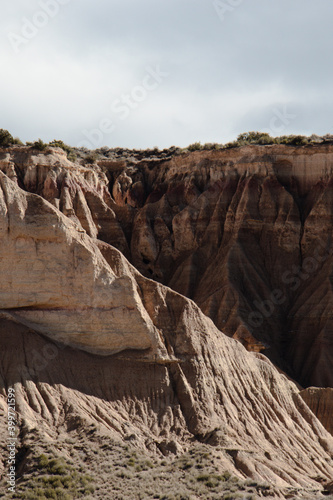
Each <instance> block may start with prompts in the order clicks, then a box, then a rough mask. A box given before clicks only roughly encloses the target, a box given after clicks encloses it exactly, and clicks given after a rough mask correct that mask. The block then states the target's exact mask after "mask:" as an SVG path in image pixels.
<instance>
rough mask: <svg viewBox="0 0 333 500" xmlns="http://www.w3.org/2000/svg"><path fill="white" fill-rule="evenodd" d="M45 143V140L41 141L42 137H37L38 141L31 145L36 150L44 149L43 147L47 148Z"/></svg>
mask: <svg viewBox="0 0 333 500" xmlns="http://www.w3.org/2000/svg"><path fill="white" fill-rule="evenodd" d="M47 146H48V145H47V144H45V142H43V141H42V139H38V141H35V142H34V143H33V144H32V147H33V148H34V149H38V151H45V149H46V148H47Z"/></svg>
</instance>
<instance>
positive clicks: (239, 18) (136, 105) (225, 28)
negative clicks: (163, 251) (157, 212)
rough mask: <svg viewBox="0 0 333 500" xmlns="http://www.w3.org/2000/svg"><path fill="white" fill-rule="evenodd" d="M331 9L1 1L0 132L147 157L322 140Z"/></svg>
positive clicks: (331, 121)
mask: <svg viewBox="0 0 333 500" xmlns="http://www.w3.org/2000/svg"><path fill="white" fill-rule="evenodd" d="M332 20H333V2H332V0H320V1H315V0H292V1H290V0H243V1H242V0H215V1H214V0H140V1H139V0H121V1H120V0H117V1H116V0H97V1H92V0H29V1H28V2H27V1H26V0H10V2H9V1H7V2H3V5H2V6H1V19H0V27H1V37H2V38H1V53H0V64H1V78H0V92H1V93H0V96H1V97H0V102H1V123H0V128H6V129H8V130H9V131H10V132H11V133H12V134H13V135H14V136H18V137H20V138H21V140H23V141H31V140H36V139H37V138H39V137H41V138H42V139H43V140H44V141H49V140H52V139H58V138H59V139H63V140H64V141H65V142H67V143H69V144H71V145H73V146H77V145H85V146H87V147H91V148H95V147H100V146H103V145H106V146H109V147H116V146H121V147H135V148H147V147H154V146H158V147H160V148H162V147H169V146H172V145H177V146H186V145H188V144H190V143H192V142H195V141H201V142H202V143H205V142H228V141H229V140H233V139H234V138H235V137H236V136H237V135H238V134H239V133H241V132H245V131H249V130H262V131H270V132H271V134H272V135H282V134H292V133H300V134H306V135H309V134H312V133H317V134H325V133H333V98H332V96H333V92H332V81H333V79H332V76H333V64H332V58H333V55H332V54H333V52H332V49H333V29H332Z"/></svg>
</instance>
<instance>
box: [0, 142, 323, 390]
mask: <svg viewBox="0 0 333 500" xmlns="http://www.w3.org/2000/svg"><path fill="white" fill-rule="evenodd" d="M51 151H52V150H51ZM0 169H2V170H3V171H4V172H5V173H6V174H7V175H8V176H9V177H10V178H11V179H13V180H14V181H15V182H17V183H18V185H19V186H20V187H22V188H23V189H25V190H27V191H29V192H32V193H37V194H39V195H40V196H42V197H44V198H45V199H46V200H47V201H49V202H50V203H51V204H52V205H53V206H55V207H56V208H59V209H60V210H61V211H62V212H63V214H65V215H66V216H67V217H68V218H70V219H71V220H72V221H75V222H76V223H77V224H79V225H80V226H81V227H82V229H83V230H85V231H86V233H87V235H89V236H91V237H92V238H98V239H99V240H102V241H104V242H106V243H108V244H111V245H113V246H115V247H116V248H118V249H119V250H120V251H121V252H122V253H123V254H124V255H125V257H126V258H128V259H129V260H130V262H131V263H132V264H133V265H134V266H135V267H136V268H137V269H138V270H139V271H140V272H141V273H142V274H144V275H145V276H146V277H148V278H152V279H154V280H155V281H159V282H160V283H163V284H165V285H168V286H170V287H171V288H172V289H174V290H176V291H178V292H179V293H181V294H182V295H185V296H187V297H189V298H191V299H193V300H194V301H195V302H196V303H197V304H198V305H199V307H200V308H201V310H202V311H203V312H204V313H205V314H206V315H207V316H209V317H210V318H211V319H212V320H213V321H214V323H215V325H216V326H217V327H218V328H219V329H220V330H222V331H223V332H224V333H226V334H227V335H229V336H231V337H234V338H235V339H237V340H240V341H241V342H242V343H243V344H244V345H245V346H246V348H247V349H248V350H252V351H255V352H264V353H265V355H267V356H268V357H269V358H270V359H271V360H272V361H273V362H274V363H275V364H277V365H278V366H279V367H280V368H281V369H283V370H284V371H286V372H287V373H288V374H289V375H290V376H291V377H293V378H294V379H295V380H297V381H298V382H300V383H301V384H302V385H303V386H309V385H315V386H322V387H326V386H333V379H332V377H333V372H332V369H331V367H332V365H333V348H332V335H331V331H332V319H331V317H330V312H329V311H330V309H331V307H332V301H333V297H332V286H331V278H330V276H331V274H332V248H331V236H332V235H331V221H332V185H333V184H332V183H333V180H332V172H333V146H331V145H311V146H303V147H292V146H282V145H273V146H245V147H242V148H235V149H229V150H221V151H200V152H194V153H191V154H187V155H180V156H175V157H173V158H172V159H171V160H168V161H155V160H151V161H148V160H147V161H141V162H137V163H132V164H131V163H128V162H125V161H123V160H119V161H113V160H101V161H99V167H98V166H97V165H95V167H93V168H91V167H85V166H84V165H73V164H70V162H68V161H67V159H66V157H65V156H64V154H63V152H62V151H61V150H53V152H48V153H47V154H39V155H36V154H33V153H32V152H31V150H29V148H14V149H12V150H8V151H7V152H5V153H3V155H2V159H0Z"/></svg>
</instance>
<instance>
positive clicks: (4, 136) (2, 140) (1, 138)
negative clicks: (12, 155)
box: [0, 128, 21, 148]
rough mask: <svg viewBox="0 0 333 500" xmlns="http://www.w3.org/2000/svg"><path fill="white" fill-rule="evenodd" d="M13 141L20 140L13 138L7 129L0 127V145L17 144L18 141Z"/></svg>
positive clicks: (4, 146)
mask: <svg viewBox="0 0 333 500" xmlns="http://www.w3.org/2000/svg"><path fill="white" fill-rule="evenodd" d="M15 141H20V140H19V139H14V137H13V136H12V134H10V133H9V132H8V130H5V129H3V128H1V129H0V147H2V148H7V147H8V146H10V145H11V144H18V142H15ZM20 142H21V141H20Z"/></svg>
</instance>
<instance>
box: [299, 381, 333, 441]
mask: <svg viewBox="0 0 333 500" xmlns="http://www.w3.org/2000/svg"><path fill="white" fill-rule="evenodd" d="M300 395H301V396H302V398H303V399H304V401H305V402H306V404H307V405H308V406H309V407H310V408H311V410H312V411H313V413H314V414H315V415H316V416H317V417H318V418H319V420H320V421H321V423H322V424H323V426H324V427H325V428H326V429H327V430H328V432H330V433H331V434H333V418H332V416H333V388H331V387H327V388H325V389H324V388H322V387H308V388H307V389H305V390H304V391H301V392H300Z"/></svg>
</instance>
